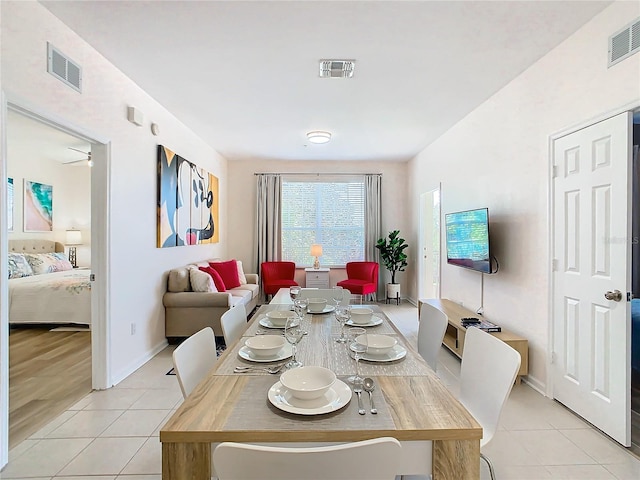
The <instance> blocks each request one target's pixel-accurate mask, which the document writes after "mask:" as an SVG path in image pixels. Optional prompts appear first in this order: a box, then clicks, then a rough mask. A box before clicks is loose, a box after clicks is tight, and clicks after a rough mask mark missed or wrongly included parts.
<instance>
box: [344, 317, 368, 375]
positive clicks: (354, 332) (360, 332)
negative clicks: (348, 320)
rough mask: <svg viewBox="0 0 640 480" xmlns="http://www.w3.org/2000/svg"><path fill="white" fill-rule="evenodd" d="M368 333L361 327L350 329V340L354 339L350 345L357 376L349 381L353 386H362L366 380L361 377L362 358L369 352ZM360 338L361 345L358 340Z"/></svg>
mask: <svg viewBox="0 0 640 480" xmlns="http://www.w3.org/2000/svg"><path fill="white" fill-rule="evenodd" d="M366 333H367V331H366V330H365V329H364V328H361V327H353V328H350V329H349V338H351V339H352V341H351V342H350V345H349V349H351V351H352V352H353V358H354V360H355V361H356V374H355V375H352V376H350V377H349V378H348V379H347V381H348V382H351V383H352V384H353V385H357V384H361V383H362V382H363V381H364V379H363V378H362V377H361V376H360V356H361V355H362V354H363V353H366V352H367V335H366ZM358 337H360V341H361V342H364V343H359V342H357V341H356V338H358Z"/></svg>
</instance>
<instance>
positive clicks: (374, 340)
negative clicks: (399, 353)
mask: <svg viewBox="0 0 640 480" xmlns="http://www.w3.org/2000/svg"><path fill="white" fill-rule="evenodd" d="M356 342H358V343H359V344H361V345H366V346H367V353H370V354H371V355H385V354H387V353H389V352H390V351H391V349H392V348H393V347H395V346H396V344H397V343H398V340H396V339H395V338H393V337H390V336H388V335H378V334H375V333H368V334H364V335H360V336H358V337H356Z"/></svg>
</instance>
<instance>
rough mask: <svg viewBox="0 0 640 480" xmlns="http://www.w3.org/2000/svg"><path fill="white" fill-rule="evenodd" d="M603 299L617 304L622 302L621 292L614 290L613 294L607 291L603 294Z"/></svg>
mask: <svg viewBox="0 0 640 480" xmlns="http://www.w3.org/2000/svg"><path fill="white" fill-rule="evenodd" d="M604 298H606V299H607V300H613V301H614V302H619V301H620V300H622V292H621V291H620V290H614V291H613V292H611V291H609V292H607V293H605V294H604Z"/></svg>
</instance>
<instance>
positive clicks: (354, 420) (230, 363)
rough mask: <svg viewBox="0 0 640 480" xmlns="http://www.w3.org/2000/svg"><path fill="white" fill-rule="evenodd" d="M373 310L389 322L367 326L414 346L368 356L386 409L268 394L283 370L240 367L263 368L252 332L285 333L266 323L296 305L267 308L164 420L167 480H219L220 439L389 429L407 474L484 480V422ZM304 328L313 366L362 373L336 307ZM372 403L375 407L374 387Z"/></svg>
mask: <svg viewBox="0 0 640 480" xmlns="http://www.w3.org/2000/svg"><path fill="white" fill-rule="evenodd" d="M330 303H331V302H330ZM363 307H364V306H363ZM366 307H369V308H372V309H373V310H374V317H373V318H377V319H381V320H382V322H379V325H376V326H370V327H367V332H368V333H380V334H384V335H391V336H394V337H395V338H396V339H397V340H398V345H399V346H401V347H403V348H404V349H406V355H405V356H404V357H403V358H401V359H398V360H394V361H386V362H376V361H364V360H361V361H360V370H361V372H360V373H361V375H362V376H365V377H371V378H373V379H374V380H375V383H376V389H375V390H374V391H373V396H374V401H375V403H376V407H377V409H378V414H377V415H373V414H371V413H370V412H369V409H368V408H367V410H366V414H365V415H359V414H358V408H357V398H356V397H355V395H353V398H351V399H350V400H347V401H348V403H347V404H346V405H344V406H343V407H341V408H340V409H338V410H336V411H332V412H330V413H324V414H319V415H304V414H302V415H301V414H297V413H289V412H288V411H283V410H282V409H281V408H277V407H276V406H275V404H274V403H273V402H271V401H270V400H269V398H268V392H269V390H270V389H271V388H272V386H274V384H275V383H276V382H277V381H278V379H279V377H278V376H277V375H270V374H269V373H267V372H265V371H255V372H250V373H234V367H236V366H238V365H251V364H253V365H256V363H253V362H251V361H247V360H245V359H244V358H242V357H241V356H240V355H239V351H240V349H241V348H242V347H243V346H244V341H245V340H246V338H247V337H250V336H254V335H256V334H265V333H269V334H276V335H280V334H282V330H279V329H273V328H271V329H269V328H264V326H263V325H261V324H260V320H262V319H264V318H265V313H266V312H267V311H269V310H274V309H276V310H284V309H289V308H290V306H289V305H287V304H286V303H280V304H278V303H274V304H269V305H263V306H262V307H260V308H259V310H258V311H257V312H256V314H254V316H253V317H252V319H251V321H250V322H248V324H247V329H246V330H245V332H244V334H243V336H242V337H241V338H240V339H239V340H238V341H236V342H235V343H233V344H232V345H229V346H228V347H227V349H226V350H225V352H224V353H223V354H222V355H221V356H220V358H219V359H218V361H217V363H216V365H215V366H214V368H212V370H211V371H210V372H208V374H207V375H206V377H205V378H204V379H203V380H202V381H201V382H200V384H199V385H198V386H197V387H196V388H195V389H194V390H193V392H192V393H191V394H190V395H189V396H188V397H187V398H186V399H185V400H184V402H183V403H182V404H181V405H180V407H179V408H178V409H177V411H176V412H175V414H174V415H172V416H171V418H170V419H169V420H168V422H167V423H166V424H165V425H164V427H162V429H161V431H160V442H162V478H163V480H183V479H196V480H205V479H206V480H209V479H210V478H211V476H212V475H213V474H214V471H213V469H215V465H213V469H212V462H211V457H212V446H215V444H217V443H220V442H225V441H231V442H244V443H269V444H279V445H282V444H286V445H289V446H296V445H297V446H300V445H304V446H308V445H309V444H312V445H318V444H330V443H341V442H354V441H359V440H366V439H371V438H377V437H384V436H390V437H394V438H396V439H398V440H399V441H400V442H401V444H402V446H403V448H402V452H403V453H402V455H403V458H402V465H403V468H402V471H400V472H398V474H399V475H400V474H405V475H409V474H422V475H428V474H429V473H432V474H433V478H434V480H441V479H451V480H460V479H465V480H474V479H479V478H480V439H481V437H482V427H481V426H480V425H479V424H478V422H476V420H475V419H474V418H473V417H472V416H471V414H470V413H469V412H468V411H467V410H466V409H465V408H464V406H463V405H462V404H460V402H459V401H458V400H457V399H456V398H455V396H453V395H452V394H451V393H450V392H449V390H448V389H447V388H446V387H445V385H444V384H443V383H442V382H441V380H440V379H439V378H438V377H437V375H436V374H435V372H434V371H433V370H432V369H431V368H430V367H429V366H428V365H427V363H426V362H425V361H424V360H423V359H422V357H421V356H420V355H419V354H418V352H417V351H416V350H415V349H414V347H413V346H412V345H411V344H410V343H409V342H408V341H407V339H405V338H404V336H403V335H402V334H401V333H400V331H399V330H398V329H397V328H396V326H395V325H394V324H393V323H392V322H391V321H389V319H388V318H387V316H386V315H385V314H384V312H383V311H382V310H381V309H380V307H378V306H376V305H366ZM352 308H361V307H360V306H353V307H352ZM416 321H417V319H416ZM301 326H302V328H303V329H305V330H306V331H307V335H305V336H304V338H303V339H302V341H301V342H300V344H299V345H298V360H300V361H302V363H303V364H304V365H319V366H323V367H326V368H330V369H331V370H332V371H333V372H334V373H335V374H336V376H337V377H338V379H340V380H342V381H344V382H345V383H346V382H347V380H346V379H347V377H348V376H349V375H353V374H354V373H355V361H354V360H353V358H352V355H351V354H350V350H349V349H348V346H346V345H345V344H344V343H337V342H336V339H337V338H338V337H339V336H340V333H341V331H340V330H341V328H340V325H339V324H338V322H337V321H336V319H335V316H334V315H333V313H323V314H309V313H307V314H306V315H305V316H304V318H303V319H302V322H301ZM348 328H349V327H348V326H347V329H348ZM274 363H275V362H274ZM259 365H269V363H260V364H259ZM363 401H365V405H366V402H368V397H367V396H366V394H365V396H364V397H363ZM431 465H432V467H431ZM430 468H432V470H431V471H430Z"/></svg>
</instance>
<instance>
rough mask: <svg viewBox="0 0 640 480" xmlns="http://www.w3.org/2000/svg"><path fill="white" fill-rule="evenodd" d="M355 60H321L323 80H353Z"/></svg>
mask: <svg viewBox="0 0 640 480" xmlns="http://www.w3.org/2000/svg"><path fill="white" fill-rule="evenodd" d="M355 67H356V61H355V60H320V77H321V78H351V77H353V69H354V68H355Z"/></svg>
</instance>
